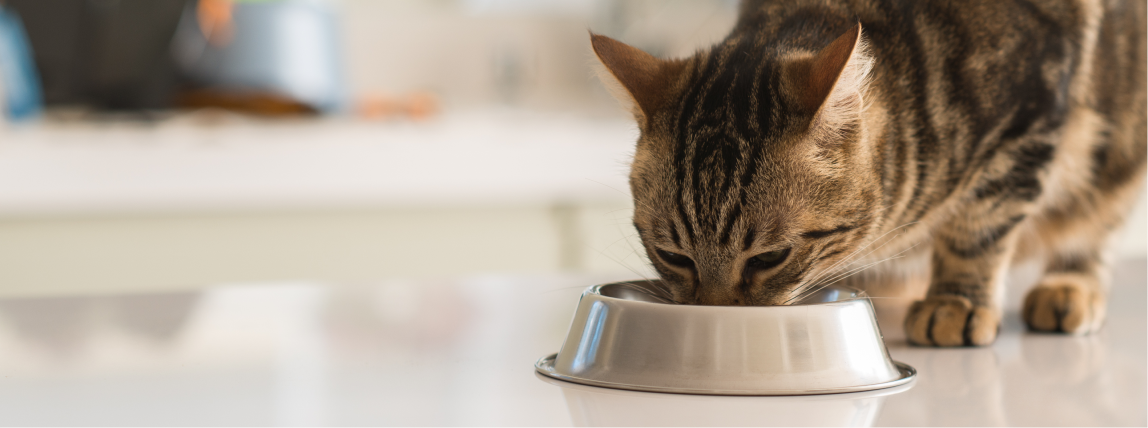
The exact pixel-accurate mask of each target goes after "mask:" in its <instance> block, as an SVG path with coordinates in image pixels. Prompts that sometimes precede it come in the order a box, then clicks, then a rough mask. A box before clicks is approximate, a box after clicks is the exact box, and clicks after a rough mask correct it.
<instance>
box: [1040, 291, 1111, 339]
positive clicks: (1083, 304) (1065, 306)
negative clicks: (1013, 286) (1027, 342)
mask: <svg viewBox="0 0 1148 428" xmlns="http://www.w3.org/2000/svg"><path fill="white" fill-rule="evenodd" d="M1050 279H1051V278H1046V279H1045V281H1042V282H1041V284H1039V285H1037V286H1036V287H1034V288H1033V289H1032V290H1030V291H1029V292H1028V296H1026V297H1025V299H1024V311H1023V314H1024V322H1025V324H1028V327H1029V328H1030V329H1032V330H1036V331H1057V332H1064V333H1069V334H1087V333H1091V332H1093V331H1095V330H1096V329H1098V328H1100V325H1101V324H1103V322H1104V307H1105V305H1104V297H1103V296H1102V295H1101V294H1100V293H1098V292H1096V291H1093V288H1091V287H1088V286H1086V285H1082V284H1081V283H1079V282H1074V281H1062V280H1051V281H1050ZM1057 279H1067V278H1057Z"/></svg>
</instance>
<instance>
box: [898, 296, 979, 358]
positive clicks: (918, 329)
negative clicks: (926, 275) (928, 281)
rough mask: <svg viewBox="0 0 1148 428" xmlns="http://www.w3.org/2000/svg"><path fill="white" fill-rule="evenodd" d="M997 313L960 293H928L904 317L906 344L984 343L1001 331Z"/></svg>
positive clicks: (967, 344)
mask: <svg viewBox="0 0 1148 428" xmlns="http://www.w3.org/2000/svg"><path fill="white" fill-rule="evenodd" d="M1000 319H1001V318H1000V313H999V312H998V311H997V310H996V309H993V308H990V307H988V306H979V305H974V304H973V303H972V302H970V301H969V299H966V298H964V297H961V296H953V295H941V296H929V297H928V298H926V299H925V300H921V301H919V302H915V303H913V306H910V307H909V313H908V315H906V316H905V336H906V337H908V339H909V343H912V344H914V345H923V346H983V345H989V344H992V343H993V341H994V340H996V338H997V332H998V331H999V330H1000Z"/></svg>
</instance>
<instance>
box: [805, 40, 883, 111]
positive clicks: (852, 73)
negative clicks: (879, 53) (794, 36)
mask: <svg viewBox="0 0 1148 428" xmlns="http://www.w3.org/2000/svg"><path fill="white" fill-rule="evenodd" d="M872 67H873V60H872V57H870V56H869V54H868V52H867V48H866V44H865V41H864V39H862V37H861V24H860V23H858V24H857V25H854V26H853V28H850V29H849V30H848V31H846V32H845V34H842V35H841V36H840V37H838V38H837V40H834V41H833V42H832V43H830V44H829V45H828V46H826V47H824V48H822V49H821V51H820V52H818V53H817V54H816V55H814V56H813V57H812V58H810V59H808V60H806V61H803V62H802V63H800V64H799V66H798V67H797V68H796V69H794V70H793V71H794V72H795V74H794V77H795V80H796V83H797V84H798V97H797V98H798V99H797V101H798V103H799V104H800V105H801V107H802V108H804V109H807V111H810V112H813V114H814V116H813V117H814V121H815V122H816V123H823V124H842V123H844V122H846V121H848V120H850V119H852V118H856V117H858V116H859V115H860V114H861V109H862V106H863V101H864V100H863V99H862V98H863V97H864V93H865V88H866V84H867V83H868V82H867V77H868V75H869V70H870V69H872Z"/></svg>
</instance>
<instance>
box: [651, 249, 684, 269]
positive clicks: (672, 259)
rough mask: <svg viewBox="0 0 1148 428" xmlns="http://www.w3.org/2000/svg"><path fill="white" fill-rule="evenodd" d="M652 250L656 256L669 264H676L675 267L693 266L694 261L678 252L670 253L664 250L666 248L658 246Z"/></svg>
mask: <svg viewBox="0 0 1148 428" xmlns="http://www.w3.org/2000/svg"><path fill="white" fill-rule="evenodd" d="M654 251H656V252H657V253H658V257H659V258H661V259H662V260H663V261H665V262H666V263H669V264H671V265H674V266H677V267H682V268H692V267H694V261H693V260H692V259H690V258H689V257H688V256H683V255H681V254H678V253H671V252H669V251H666V250H663V249H660V248H659V249H656V250H654Z"/></svg>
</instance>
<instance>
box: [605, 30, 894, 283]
mask: <svg viewBox="0 0 1148 428" xmlns="http://www.w3.org/2000/svg"><path fill="white" fill-rule="evenodd" d="M591 43H592V45H593V48H594V52H595V53H596V54H597V56H598V58H599V59H600V60H601V64H602V65H603V67H602V69H603V72H602V73H600V74H602V76H601V77H602V79H603V81H604V82H605V83H606V84H607V85H608V86H612V87H613V89H614V90H615V93H616V95H617V96H618V97H619V99H621V100H622V101H623V103H626V104H628V106H629V107H630V109H631V111H632V112H633V113H634V116H635V118H636V119H637V121H638V125H639V129H640V131H641V136H640V137H639V139H638V143H637V149H636V151H635V155H634V162H633V166H632V170H631V173H630V188H631V191H632V193H633V197H634V225H635V227H637V229H638V231H639V233H640V235H641V239H642V243H643V245H644V246H645V247H646V251H647V254H648V256H649V258H650V261H651V262H652V263H653V265H654V267H655V268H656V269H657V270H658V272H659V273H660V274H661V276H662V278H663V279H664V280H665V282H666V284H667V285H668V286H669V288H670V291H671V292H672V294H673V297H674V299H675V300H676V301H678V302H679V303H690V304H710V305H765V304H784V303H787V302H790V301H792V300H793V298H794V297H795V296H796V295H797V294H799V293H800V291H801V290H800V289H799V288H798V287H799V286H802V285H805V286H808V285H811V284H812V283H815V282H817V280H818V279H817V278H815V276H817V275H819V274H825V273H827V272H828V269H829V268H830V267H831V266H832V265H833V264H834V263H836V262H838V261H840V260H842V258H844V257H846V256H848V255H849V254H850V253H852V252H854V251H855V250H856V249H857V248H859V247H860V246H861V245H862V244H863V243H864V242H865V241H866V239H867V238H868V234H870V233H871V231H872V230H873V223H874V222H875V221H877V219H878V217H879V210H880V209H881V208H880V206H881V204H880V202H881V201H880V198H881V196H880V195H881V192H880V186H881V182H880V180H879V179H878V176H877V172H876V170H875V168H876V167H875V166H873V162H872V157H873V156H872V154H873V153H872V151H873V150H874V148H871V147H869V145H868V144H866V140H867V137H866V135H867V134H870V133H873V132H880V130H872V129H866V127H865V126H862V120H861V118H862V115H863V114H864V111H863V110H864V104H865V100H864V99H863V98H864V97H865V94H866V75H867V73H868V72H869V68H870V63H871V62H870V60H869V57H868V56H867V55H866V53H865V46H864V43H863V42H862V38H861V27H860V24H858V25H856V26H854V27H853V28H851V29H849V30H848V31H845V32H844V34H842V35H840V36H839V37H837V38H836V39H835V40H834V39H832V36H831V37H830V38H829V40H828V41H826V42H824V43H822V44H821V45H819V46H816V47H813V48H811V47H804V48H803V47H800V46H785V45H778V44H773V45H770V44H768V43H767V41H763V40H758V39H757V38H755V37H752V35H746V37H740V38H739V37H731V38H730V39H727V40H726V41H725V42H723V43H721V44H719V45H717V46H714V47H713V48H711V49H709V50H705V51H701V52H699V53H697V54H696V55H694V56H693V57H690V58H686V59H678V60H662V59H658V58H655V57H653V56H651V55H649V54H646V53H645V52H643V51H641V50H639V49H636V48H634V47H631V46H628V45H626V44H623V43H621V42H618V41H616V40H613V39H610V38H608V37H605V36H600V35H591ZM807 44H808V43H807ZM823 279H829V278H828V277H826V278H823ZM811 280H813V281H811Z"/></svg>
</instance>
